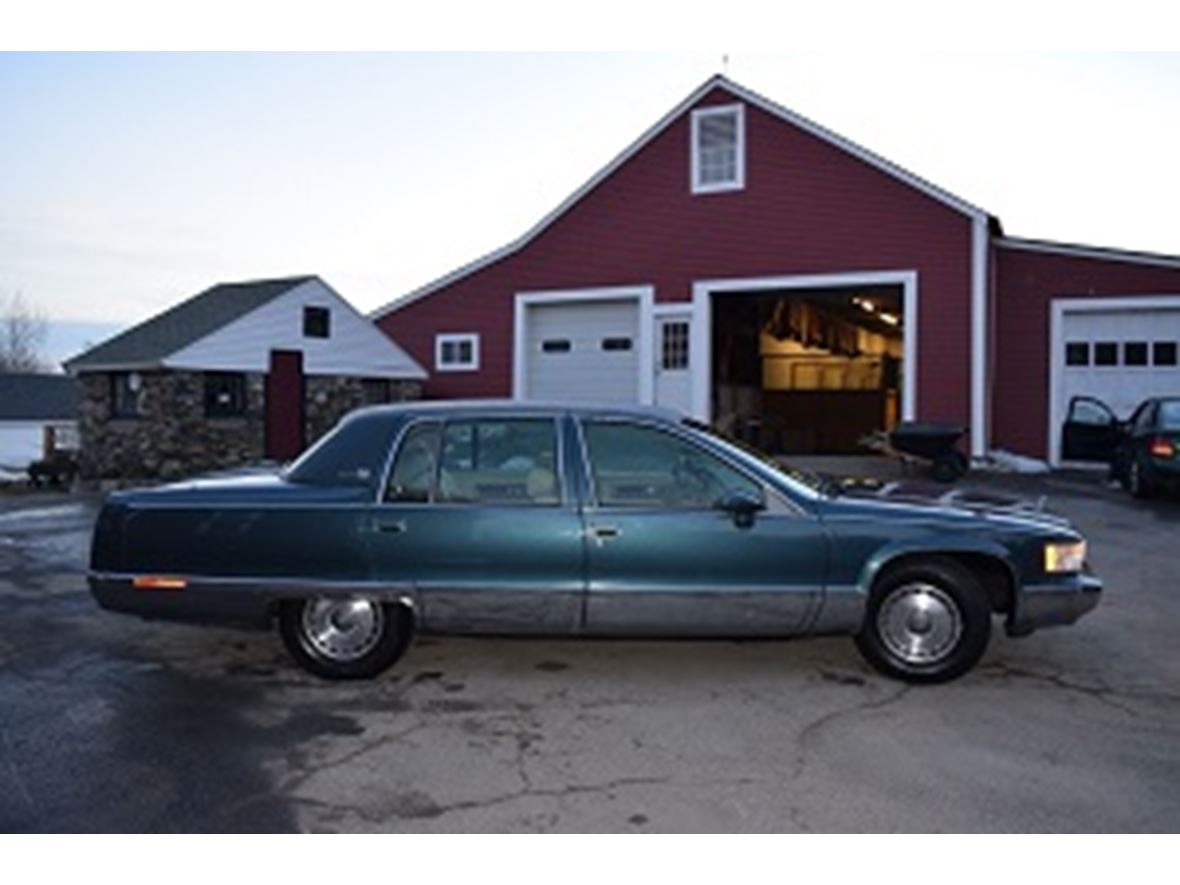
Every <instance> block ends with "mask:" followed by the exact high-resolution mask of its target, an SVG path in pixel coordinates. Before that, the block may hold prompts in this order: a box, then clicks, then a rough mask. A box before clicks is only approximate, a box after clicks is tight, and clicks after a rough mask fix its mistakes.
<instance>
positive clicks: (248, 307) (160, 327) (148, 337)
mask: <svg viewBox="0 0 1180 885" xmlns="http://www.w3.org/2000/svg"><path fill="white" fill-rule="evenodd" d="M314 279H316V277H315V276H298V277H285V278H283V279H275V280H254V281H252V282H246V283H219V284H218V285H216V286H213V287H212V288H211V289H206V290H205V291H204V292H201V293H200V294H199V295H194V296H193V297H192V298H189V299H188V300H187V301H182V302H181V303H180V304H178V305H176V306H175V307H172V308H169V309H168V310H166V311H164V312H163V313H160V314H157V315H156V316H154V317H152V318H151V319H149V320H146V321H144V322H142V323H140V324H139V325H138V326H132V327H131V328H130V329H128V330H127V331H126V332H123V333H121V334H119V335H116V336H115V337H114V338H111V339H109V340H107V341H104V342H103V343H102V344H99V345H98V346H96V347H92V348H91V349H90V350H87V351H85V352H84V353H81V354H79V355H78V356H76V357H74V358H73V359H70V360H67V361H66V363H65V368H66V370H67V371H69V372H78V371H86V370H89V369H93V370H97V369H108V368H139V367H143V368H146V367H150V366H158V365H160V364H161V363H162V362H163V361H164V360H165V359H167V358H168V357H169V356H171V355H172V354H174V353H176V352H177V351H178V350H181V349H183V348H185V347H188V345H190V344H192V343H193V342H195V341H199V340H200V339H202V338H204V337H205V336H206V335H209V334H211V333H213V332H215V331H217V330H218V329H220V328H221V327H222V326H225V325H227V324H228V323H230V322H232V321H234V320H236V319H237V318H238V317H241V316H244V315H246V314H248V313H250V312H251V311H253V310H257V309H258V308H259V307H261V306H262V305H264V304H266V303H267V302H269V301H273V300H274V299H276V298H278V297H279V296H280V295H283V294H284V293H286V292H289V291H291V290H292V289H294V288H295V287H296V286H301V285H303V284H304V283H306V282H308V281H309V280H314Z"/></svg>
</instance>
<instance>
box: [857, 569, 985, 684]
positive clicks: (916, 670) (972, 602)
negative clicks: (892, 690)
mask: <svg viewBox="0 0 1180 885" xmlns="http://www.w3.org/2000/svg"><path fill="white" fill-rule="evenodd" d="M991 615H992V612H991V605H990V604H989V602H988V599H987V596H986V594H985V593H984V591H983V588H982V587H981V586H980V585H979V582H978V581H977V580H976V579H975V577H974V576H973V575H972V574H971V573H970V572H969V571H967V570H966V569H965V568H963V567H962V566H961V565H959V564H958V563H956V562H954V561H953V560H949V559H939V558H932V559H929V560H924V561H921V562H915V563H911V564H907V565H904V566H901V567H899V568H894V569H890V570H889V571H887V572H886V573H885V574H884V575H882V577H881V578H880V579H878V581H877V583H876V584H875V585H874V587H873V590H872V593H870V595H869V602H868V606H867V610H866V612H865V620H864V623H863V624H862V626H861V630H860V632H859V633H858V634H857V636H856V644H857V647H858V648H859V649H860V652H861V654H863V655H864V657H865V659H866V660H867V661H868V662H869V663H870V664H872V665H873V666H874V667H875V668H876V669H878V670H880V671H881V672H882V673H884V674H886V675H887V676H892V677H894V678H896V679H902V680H904V681H906V682H915V683H932V682H947V681H949V680H951V679H955V678H956V677H958V676H961V675H963V674H964V673H966V672H967V671H968V670H970V669H971V668H972V667H974V666H975V664H976V663H977V662H978V661H979V659H980V658H981V657H982V656H983V653H984V651H985V650H986V649H987V643H988V640H989V639H990V637H991Z"/></svg>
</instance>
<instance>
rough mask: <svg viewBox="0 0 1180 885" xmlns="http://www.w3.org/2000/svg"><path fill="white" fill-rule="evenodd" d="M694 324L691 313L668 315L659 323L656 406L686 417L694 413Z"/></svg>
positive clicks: (657, 331)
mask: <svg viewBox="0 0 1180 885" xmlns="http://www.w3.org/2000/svg"><path fill="white" fill-rule="evenodd" d="M691 322H692V319H691V316H690V314H688V313H666V314H664V315H663V316H661V317H657V318H656V323H655V326H656V384H655V387H656V405H658V406H663V407H664V408H665V409H672V410H673V411H676V412H680V413H682V414H685V415H687V414H689V413H690V412H691V411H692V376H691V373H690V371H689V339H690V338H691V334H690V333H691V331H692V327H691Z"/></svg>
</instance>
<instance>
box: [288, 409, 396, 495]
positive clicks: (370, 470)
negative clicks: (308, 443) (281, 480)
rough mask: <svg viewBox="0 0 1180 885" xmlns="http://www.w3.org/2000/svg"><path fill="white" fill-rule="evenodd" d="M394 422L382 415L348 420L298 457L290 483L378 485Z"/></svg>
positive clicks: (391, 439)
mask: <svg viewBox="0 0 1180 885" xmlns="http://www.w3.org/2000/svg"><path fill="white" fill-rule="evenodd" d="M393 429H394V422H393V421H391V420H390V419H389V418H388V417H387V416H383V415H357V416H356V417H353V418H347V419H345V420H344V421H342V422H341V423H340V424H337V425H336V428H335V429H334V430H332V431H331V432H330V433H328V435H327V436H325V437H324V438H323V439H321V440H320V441H319V442H318V443H316V444H315V445H314V446H312V447H311V448H310V449H308V450H307V451H306V452H304V453H303V454H302V455H300V456H299V460H297V461H296V462H295V463H294V464H292V465H291V467H290V468H289V469H288V470H287V474H286V475H287V479H288V480H290V481H291V482H298V483H306V484H308V485H322V486H376V484H377V482H378V481H379V480H380V478H381V473H382V471H383V470H384V468H385V460H386V458H387V457H388V455H389V447H390V445H391V444H392V442H393V438H392V437H393Z"/></svg>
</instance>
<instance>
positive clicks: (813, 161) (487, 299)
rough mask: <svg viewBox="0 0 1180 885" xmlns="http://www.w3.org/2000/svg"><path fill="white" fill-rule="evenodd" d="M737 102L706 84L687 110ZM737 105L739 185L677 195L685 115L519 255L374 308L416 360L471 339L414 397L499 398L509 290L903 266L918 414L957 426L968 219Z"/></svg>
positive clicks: (686, 289) (670, 288)
mask: <svg viewBox="0 0 1180 885" xmlns="http://www.w3.org/2000/svg"><path fill="white" fill-rule="evenodd" d="M734 101H735V96H734V95H733V94H731V93H729V92H728V91H726V90H725V89H724V88H720V87H719V88H717V89H715V90H713V91H712V92H710V93H709V94H708V95H706V96H705V97H704V98H703V99H702V100H701V101H700V102H698V104H697V106H698V107H699V106H703V105H709V104H728V103H732V102H734ZM745 112H746V141H747V147H746V187H745V189H744V190H742V191H738V192H732V193H719V194H708V195H696V196H694V195H693V194H692V193H691V192H690V187H689V131H690V114H689V113H688V112H686V113H684V114H683V115H682V116H681V117H680V118H678V119H677V120H676V121H675V122H674V123H673V124H672V125H670V126H669V127H668V128H667V129H665V130H664V131H663V132H662V133H660V134H659V135H658V136H657V137H656V138H655V139H653V140H652V141H651V142H649V143H648V144H647V145H646V146H644V148H643V149H642V150H640V151H639V152H638V153H637V154H635V155H634V156H633V157H632V158H631V159H630V160H629V161H628V162H627V163H625V164H624V165H623V166H622V167H621V168H619V169H618V170H617V171H616V172H615V173H614V174H613V175H611V176H610V177H608V178H607V179H606V180H605V181H603V182H601V183H600V184H599V185H598V186H597V187H596V188H595V189H594V190H593V191H591V192H590V193H589V194H587V195H586V196H585V197H584V198H583V199H581V200H580V201H579V202H578V203H577V204H576V205H575V206H573V207H572V208H571V209H570V210H569V211H567V212H566V213H565V214H564V215H563V216H561V217H560V218H559V219H557V220H556V221H555V222H553V223H552V224H551V225H550V226H549V227H548V228H547V229H546V230H545V231H544V232H543V233H541V234H540V235H538V236H537V237H536V238H535V239H534V240H533V241H532V242H531V243H529V244H528V245H527V246H526V247H524V248H523V249H521V250H520V251H519V252H517V253H515V254H513V255H510V256H508V257H506V258H504V259H501V260H500V261H499V262H497V263H495V264H493V265H490V266H488V267H485V268H483V269H481V270H479V271H477V272H475V273H472V274H470V275H469V276H467V277H464V278H463V279H460V280H458V281H456V282H454V283H452V284H450V285H449V286H447V287H445V288H442V289H440V290H438V291H437V292H435V293H433V294H432V295H429V296H427V297H425V298H422V299H420V300H418V301H416V302H414V303H411V304H409V305H407V306H406V307H404V308H401V309H398V310H395V311H393V312H392V313H389V314H387V315H386V316H385V317H383V318H382V319H381V320H380V321H379V325H380V326H381V327H382V328H383V329H384V330H385V331H386V332H387V333H388V334H390V336H391V337H393V338H394V339H395V340H396V341H397V342H398V343H399V344H400V345H401V346H402V347H404V348H405V349H406V350H408V351H409V352H410V353H411V354H412V355H413V356H414V358H415V359H417V360H418V361H419V362H420V363H422V364H423V365H424V366H426V367H428V368H429V369H433V366H434V336H435V335H436V334H437V333H439V332H469V331H476V332H479V333H480V334H481V371H480V372H478V373H441V374H434V373H432V374H431V377H430V379H429V381H428V382H427V384H426V387H425V395H426V396H429V397H459V396H472V397H483V396H508V395H510V394H511V392H512V391H511V388H512V334H513V299H514V296H515V294H516V293H517V292H520V291H528V290H547V289H569V288H587V287H597V286H611V285H625V284H653V285H654V286H655V288H656V300H657V301H659V302H669V301H684V300H687V299H689V298H691V293H692V282H693V281H694V280H702V279H715V278H725V277H756V276H778V275H788V274H811V273H841V272H852V271H874V270H902V269H915V270H917V271H918V293H919V320H918V325H919V330H920V332H919V334H920V338H919V343H918V376H917V377H918V391H919V392H918V412H919V415H920V417H922V418H925V419H941V420H953V421H958V422H962V423H964V424H966V423H967V421H968V416H969V405H968V403H969V371H970V333H969V323H970V276H971V224H970V219H969V218H968V217H967V216H966V215H964V214H962V213H961V212H959V211H957V210H955V209H952V208H950V207H949V206H947V205H945V204H943V203H941V202H939V201H937V200H935V199H933V198H931V197H929V196H927V195H925V194H923V193H921V192H919V191H917V190H915V189H913V188H911V187H909V186H907V185H906V184H904V183H902V182H901V181H899V180H897V179H895V178H893V177H892V176H889V175H887V174H885V173H883V172H881V171H880V170H878V169H876V168H874V167H872V166H870V165H869V164H867V163H865V162H863V161H861V160H859V159H857V158H855V157H854V156H852V155H851V154H848V153H847V152H845V151H842V150H840V149H838V148H836V147H834V146H833V145H831V144H829V143H827V142H825V141H823V140H821V139H819V138H817V137H815V136H813V135H811V134H809V133H807V132H806V131H804V130H802V129H799V128H798V127H796V126H794V125H792V124H790V123H788V122H786V121H784V120H782V119H780V118H778V117H775V116H773V115H771V114H769V113H767V112H766V111H763V110H761V109H759V108H757V107H754V106H752V105H749V104H747V105H746V111H745ZM440 233H441V232H440Z"/></svg>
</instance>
